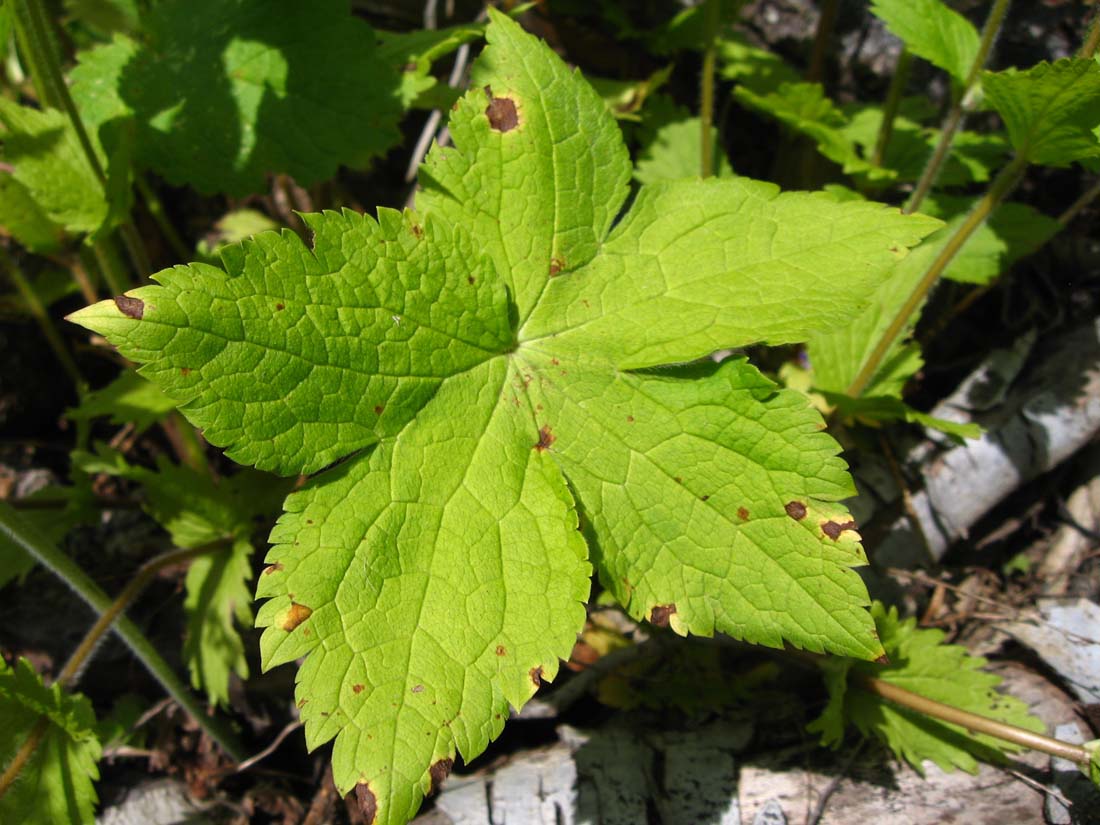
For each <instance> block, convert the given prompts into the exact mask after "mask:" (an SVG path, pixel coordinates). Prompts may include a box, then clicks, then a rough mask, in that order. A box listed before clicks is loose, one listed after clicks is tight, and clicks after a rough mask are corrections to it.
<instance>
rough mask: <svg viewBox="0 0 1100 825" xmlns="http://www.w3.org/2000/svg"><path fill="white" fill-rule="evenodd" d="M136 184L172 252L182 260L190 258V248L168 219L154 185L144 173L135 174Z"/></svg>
mask: <svg viewBox="0 0 1100 825" xmlns="http://www.w3.org/2000/svg"><path fill="white" fill-rule="evenodd" d="M134 184H135V185H136V186H137V190H138V192H139V193H140V194H141V199H142V200H143V201H145V208H146V209H148V210H149V214H150V215H152V216H153V220H154V221H155V222H156V224H157V227H158V228H159V229H160V233H161V234H162V235H163V236H164V239H165V240H166V241H168V246H170V247H171V248H172V254H173V255H175V256H176V258H177V259H178V260H180V261H187V260H190V258H191V252H190V250H188V248H187V245H186V244H185V243H184V242H183V239H182V238H180V235H179V233H178V232H177V231H176V227H174V226H173V225H172V222H171V221H170V220H168V213H166V212H165V211H164V204H163V203H162V202H161V200H160V197H158V195H157V193H156V192H155V191H153V187H151V186H150V185H149V181H147V180H146V179H145V176H144V175H135V176H134Z"/></svg>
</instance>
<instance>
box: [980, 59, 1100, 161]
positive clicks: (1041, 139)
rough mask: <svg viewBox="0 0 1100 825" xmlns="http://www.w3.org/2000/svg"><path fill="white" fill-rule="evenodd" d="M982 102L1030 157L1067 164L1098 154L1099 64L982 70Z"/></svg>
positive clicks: (1018, 148)
mask: <svg viewBox="0 0 1100 825" xmlns="http://www.w3.org/2000/svg"><path fill="white" fill-rule="evenodd" d="M982 89H983V90H984V92H985V100H986V102H987V103H988V104H989V105H990V106H991V107H992V108H994V109H996V110H997V112H998V113H999V114H1000V115H1001V118H1002V119H1003V120H1004V122H1005V127H1006V128H1007V129H1008V135H1009V138H1010V139H1011V141H1012V145H1013V147H1014V148H1015V149H1016V152H1017V154H1019V155H1020V156H1022V157H1023V158H1025V159H1026V160H1027V161H1028V162H1029V163H1038V164H1042V165H1045V166H1068V165H1069V164H1070V163H1071V162H1072V161H1075V160H1087V159H1088V158H1095V157H1097V156H1100V140H1098V139H1097V136H1096V134H1095V130H1096V128H1097V126H1098V125H1100V64H1098V63H1097V62H1096V61H1095V60H1083V59H1081V60H1071V59H1069V58H1066V59H1063V60H1059V61H1057V62H1056V63H1053V64H1052V63H1047V62H1046V61H1044V62H1042V63H1040V64H1038V65H1037V66H1033V67H1032V68H1031V69H1028V70H1027V71H1017V70H1016V69H1006V70H1005V71H1003V72H983V73H982Z"/></svg>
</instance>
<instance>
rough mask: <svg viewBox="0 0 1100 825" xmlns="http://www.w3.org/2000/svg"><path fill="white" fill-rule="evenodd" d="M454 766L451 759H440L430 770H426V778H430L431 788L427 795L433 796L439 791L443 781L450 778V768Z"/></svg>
mask: <svg viewBox="0 0 1100 825" xmlns="http://www.w3.org/2000/svg"><path fill="white" fill-rule="evenodd" d="M454 766H455V761H454V760H453V759H440V760H439V761H438V762H436V763H435V764H434V765H432V766H431V767H430V768H428V776H430V777H431V780H432V787H431V790H430V791H428V793H430V794H433V793H435V792H436V791H438V790H439V786H440V785H442V784H443V780H444V779H446V778H447V777H448V776H450V773H451V768H453V767H454Z"/></svg>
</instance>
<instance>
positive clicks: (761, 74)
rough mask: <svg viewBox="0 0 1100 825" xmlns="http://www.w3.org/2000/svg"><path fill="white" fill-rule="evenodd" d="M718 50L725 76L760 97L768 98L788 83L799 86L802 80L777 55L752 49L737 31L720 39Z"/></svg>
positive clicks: (722, 73) (763, 50) (764, 50)
mask: <svg viewBox="0 0 1100 825" xmlns="http://www.w3.org/2000/svg"><path fill="white" fill-rule="evenodd" d="M716 48H717V52H718V63H719V65H720V67H721V68H720V73H721V75H722V77H723V78H725V79H726V80H734V81H736V82H737V83H738V85H741V86H744V87H746V88H747V89H749V90H751V91H752V92H753V93H754V94H756V95H766V94H768V93H769V92H774V91H776V90H777V89H778V88H779V87H780V86H782V85H783V84H785V83H791V84H797V83H799V82H800V81H801V79H802V78H801V76H800V75H799V73H798V72H797V71H796V70H795V69H794V68H793V67H792V66H791V65H790V64H788V63H787V62H786V61H784V60H783V58H782V57H780V56H779V55H777V54H776V53H775V52H770V51H768V50H767V49H759V48H757V47H755V46H752V45H750V44H749V43H747V42H745V40H744V39H742V38H741V37H740V36H739V35H738V34H737V33H735V32H730V33H728V34H725V35H724V36H722V37H720V38H719V39H718V42H717V46H716Z"/></svg>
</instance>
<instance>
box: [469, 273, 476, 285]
mask: <svg viewBox="0 0 1100 825" xmlns="http://www.w3.org/2000/svg"><path fill="white" fill-rule="evenodd" d="M476 282H477V278H475V277H474V276H473V275H467V276H466V283H468V284H471V285H472V284H474V283H476Z"/></svg>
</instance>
